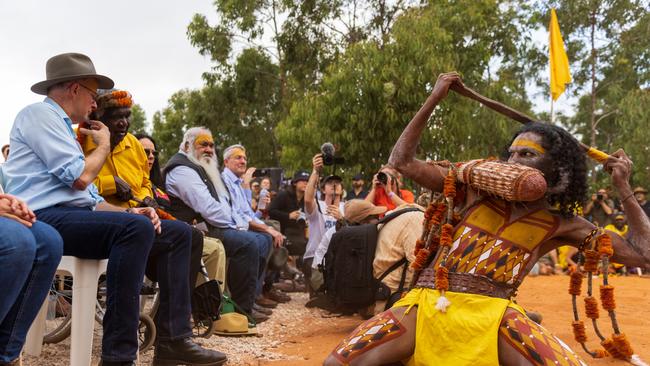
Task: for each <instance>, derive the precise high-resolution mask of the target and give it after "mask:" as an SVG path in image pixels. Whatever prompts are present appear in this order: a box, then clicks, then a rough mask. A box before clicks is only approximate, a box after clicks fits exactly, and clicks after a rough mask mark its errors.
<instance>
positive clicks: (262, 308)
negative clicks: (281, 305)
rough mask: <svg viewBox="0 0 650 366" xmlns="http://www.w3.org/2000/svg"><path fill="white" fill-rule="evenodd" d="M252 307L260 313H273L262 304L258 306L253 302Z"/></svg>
mask: <svg viewBox="0 0 650 366" xmlns="http://www.w3.org/2000/svg"><path fill="white" fill-rule="evenodd" d="M253 309H255V310H257V311H259V312H260V313H262V314H265V315H271V314H273V310H271V309H269V308H265V307H264V306H259V305H257V304H253Z"/></svg>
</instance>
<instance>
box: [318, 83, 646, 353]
mask: <svg viewBox="0 0 650 366" xmlns="http://www.w3.org/2000/svg"><path fill="white" fill-rule="evenodd" d="M454 84H458V85H459V86H462V81H461V79H460V77H459V75H458V74H456V73H449V74H443V75H441V76H440V77H439V78H438V81H437V83H436V85H435V87H434V89H433V91H432V93H431V95H430V96H429V98H428V99H427V101H426V102H425V104H424V105H423V106H422V108H421V109H420V110H419V111H418V113H417V114H416V115H415V117H413V119H412V120H411V122H410V123H409V124H408V126H407V127H406V128H405V130H404V131H403V132H402V135H401V136H400V138H399V139H398V141H397V143H396V144H395V146H394V147H393V151H392V153H391V156H390V159H389V164H390V165H392V166H393V167H395V168H396V169H397V170H399V171H400V172H402V173H403V174H404V176H405V177H407V178H410V179H413V180H414V181H415V182H417V183H419V184H420V185H422V186H424V187H426V188H428V189H431V190H432V191H434V192H443V188H444V195H445V196H448V197H451V196H452V194H453V195H454V197H455V199H456V200H455V201H453V200H454V199H453V198H449V200H452V202H453V205H452V206H453V207H454V208H453V210H454V211H453V212H454V213H456V215H451V217H450V216H447V214H446V211H445V216H446V217H447V218H448V219H447V220H449V221H448V223H449V224H450V225H452V226H451V228H450V227H449V226H446V228H447V230H449V232H446V233H445V232H442V233H441V234H440V239H433V240H434V241H435V240H439V245H438V248H445V249H440V250H438V249H433V247H429V248H432V249H433V250H432V251H430V252H429V251H422V250H423V249H424V248H425V247H424V246H420V250H419V252H418V254H422V255H421V258H420V259H422V261H421V262H420V261H418V260H417V259H416V262H419V263H420V264H421V266H422V267H421V268H422V270H421V272H420V275H419V277H418V278H417V279H416V282H415V286H414V288H412V289H411V291H409V293H408V294H407V295H406V296H405V297H404V298H402V299H401V300H400V301H398V302H397V303H396V304H395V305H394V306H393V308H391V309H389V310H388V311H385V312H383V313H381V314H379V315H377V316H376V317H374V318H373V319H370V320H369V321H368V322H366V323H364V324H362V325H360V326H359V327H358V328H357V329H355V330H354V331H353V333H352V334H351V335H350V336H348V337H347V338H346V339H345V340H343V341H342V342H341V343H340V344H339V345H338V346H337V347H336V348H335V349H334V351H333V352H332V353H331V355H330V357H329V358H328V359H327V360H326V362H325V364H326V365H340V364H346V365H348V364H349V365H376V364H386V363H391V362H400V361H403V360H408V364H409V365H412V364H418V365H421V364H431V365H441V364H449V365H496V364H502V365H522V364H534V365H544V364H560V363H561V364H564V365H582V364H584V363H583V361H581V360H580V358H579V357H578V356H577V354H575V353H574V352H573V351H572V350H570V349H569V347H568V346H566V344H564V343H562V342H561V341H560V340H559V339H557V338H555V337H554V336H552V335H551V334H550V333H549V332H548V331H546V330H544V329H543V328H542V327H541V326H540V325H539V324H537V323H535V322H533V321H531V320H530V319H529V318H528V317H527V316H526V315H525V312H524V311H523V309H521V307H519V306H517V305H516V304H515V303H514V302H512V301H511V298H512V297H513V296H514V294H515V291H516V289H517V287H518V286H519V284H520V283H521V282H522V281H523V279H524V278H525V276H526V275H527V274H528V272H529V271H530V269H531V268H532V267H533V265H534V264H535V263H536V262H537V260H538V259H539V258H540V257H541V256H542V255H544V254H545V253H547V252H549V251H550V250H553V249H555V248H557V247H559V246H560V245H565V244H567V243H568V244H570V245H573V246H580V245H581V244H582V243H583V242H584V241H585V240H586V239H588V238H590V237H595V236H598V235H601V234H602V232H598V231H594V229H595V227H594V225H593V224H591V223H590V222H588V221H586V220H585V219H584V218H582V217H579V216H576V215H575V213H574V212H575V209H576V208H577V207H578V205H579V204H580V203H581V202H582V201H583V199H584V196H585V192H586V190H587V187H586V165H585V164H586V162H585V155H584V152H583V151H582V150H581V148H580V146H579V144H578V142H577V141H576V140H575V138H573V137H572V136H571V135H570V134H569V133H567V132H566V131H565V130H563V129H561V128H559V127H555V126H551V125H546V124H540V123H534V124H530V125H527V126H524V127H523V128H522V129H521V130H520V131H518V132H517V133H516V134H515V136H514V138H513V140H512V142H511V143H510V145H509V147H508V150H507V153H506V156H505V158H507V163H498V162H497V163H496V164H500V165H499V166H500V167H501V169H503V172H504V174H511V173H506V172H507V170H506V169H508V167H510V168H516V167H522V168H519V169H524V168H525V169H529V170H528V171H534V170H530V168H534V169H536V170H537V172H538V173H536V177H539V179H545V180H546V187H547V190H546V194H545V195H543V197H541V198H538V199H535V200H533V201H530V202H523V203H522V202H518V201H516V200H513V199H510V200H507V199H505V198H498V197H496V196H494V195H489V194H487V193H486V191H488V187H486V186H485V183H478V184H482V185H481V186H479V187H478V188H480V189H477V187H476V186H470V185H466V184H462V183H456V178H455V177H454V172H453V171H452V172H451V175H449V174H450V169H454V168H455V167H457V166H458V165H455V164H444V163H441V164H429V163H427V162H424V161H421V160H417V159H416V158H415V155H416V149H417V147H418V144H419V140H420V136H421V134H422V132H423V131H424V130H425V127H426V123H427V121H428V119H429V117H430V116H431V113H432V112H433V109H434V108H435V107H436V105H438V103H439V102H440V101H441V100H442V99H444V98H445V97H446V95H447V92H448V90H449V88H450V86H452V85H454ZM508 164H510V166H509V165H508ZM523 166H525V167H523ZM528 167H530V168H528ZM461 169H471V168H470V167H469V165H466V164H462V165H460V167H459V168H458V170H461ZM605 169H606V170H607V171H608V172H609V173H610V174H611V176H612V183H613V185H614V187H616V189H617V190H618V192H619V194H620V196H621V197H623V199H622V202H623V205H624V207H625V211H626V212H627V213H628V215H629V216H630V217H631V218H632V217H633V218H634V219H631V220H630V227H631V232H632V234H631V235H629V236H628V238H627V240H626V239H624V238H621V237H620V236H618V235H616V234H615V233H611V232H609V235H610V236H611V240H612V242H613V247H614V255H613V257H612V260H614V261H617V262H619V263H625V264H629V265H632V266H642V267H646V268H647V267H648V265H649V264H650V242H649V240H648V238H650V221H648V218H647V217H646V216H645V215H643V212H642V210H641V207H640V206H639V205H638V203H637V202H636V201H635V200H634V199H630V198H632V196H633V193H632V189H631V188H630V185H629V182H628V181H629V177H630V173H631V161H630V160H629V159H628V157H627V156H626V155H625V153H624V152H623V151H622V150H619V151H617V152H615V153H614V154H612V156H611V157H610V158H609V159H608V160H607V163H606V164H605ZM510 171H512V170H510ZM539 172H541V174H539ZM464 173H465V171H462V172H461V173H458V174H459V176H460V175H462V174H464ZM448 175H449V177H450V178H453V179H448V180H447V181H446V182H447V183H446V184H445V177H447V176H448ZM535 184H537V183H535ZM535 184H531V185H530V186H529V188H530V189H529V191H530V190H532V189H533V188H535V189H537V188H536V187H540V186H541V185H539V184H538V185H535ZM488 192H489V191H488ZM495 192H497V190H495ZM542 194H543V191H542ZM449 200H447V202H450V201H449ZM431 207H434V206H433V205H432V206H431ZM437 207H440V206H437ZM443 207H444V206H443ZM448 209H449V208H448V207H447V208H445V210H448ZM430 214H431V215H432V216H431V217H434V218H435V217H436V213H435V212H430ZM454 216H455V217H454ZM441 220H444V219H442V218H441ZM441 222H442V221H441ZM431 223H432V225H435V223H433V221H431ZM445 234H446V236H445ZM443 236H444V240H445V245H443ZM416 247H417V246H416ZM416 257H418V256H416ZM445 285H446V286H445ZM445 287H446V290H445ZM439 288H442V289H443V290H438V289H439ZM367 339H370V340H371V341H367ZM535 355H537V356H535ZM539 355H543V356H542V357H540V356H539Z"/></svg>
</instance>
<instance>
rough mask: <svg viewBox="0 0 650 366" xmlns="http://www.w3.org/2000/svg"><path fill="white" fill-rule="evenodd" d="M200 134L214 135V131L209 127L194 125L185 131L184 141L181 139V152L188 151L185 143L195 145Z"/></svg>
mask: <svg viewBox="0 0 650 366" xmlns="http://www.w3.org/2000/svg"><path fill="white" fill-rule="evenodd" d="M198 135H210V136H212V132H210V130H209V129H208V128H207V127H192V128H190V129H188V130H187V131H185V134H184V135H183V141H181V145H180V146H179V147H178V148H179V150H180V152H183V153H187V151H186V148H185V146H186V145H185V144H188V145H189V146H194V140H196V137H197V136H198Z"/></svg>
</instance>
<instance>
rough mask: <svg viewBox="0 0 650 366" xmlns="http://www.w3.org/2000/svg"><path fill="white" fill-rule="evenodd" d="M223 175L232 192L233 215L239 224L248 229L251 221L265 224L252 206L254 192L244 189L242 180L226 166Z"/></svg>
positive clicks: (229, 190) (227, 186)
mask: <svg viewBox="0 0 650 366" xmlns="http://www.w3.org/2000/svg"><path fill="white" fill-rule="evenodd" d="M221 175H222V177H223V182H224V183H225V184H226V188H228V192H230V197H231V198H232V211H233V217H234V218H235V220H236V221H238V225H240V224H241V226H242V227H245V228H246V229H248V225H249V223H250V222H251V221H255V222H257V223H258V224H264V222H262V221H261V220H260V219H258V218H257V216H256V215H255V213H254V212H253V209H252V208H251V196H252V193H251V191H250V189H244V188H243V187H242V186H241V184H242V180H241V179H240V178H239V177H237V176H236V175H235V173H233V172H232V171H231V170H230V169H228V168H224V169H223V173H222V174H221Z"/></svg>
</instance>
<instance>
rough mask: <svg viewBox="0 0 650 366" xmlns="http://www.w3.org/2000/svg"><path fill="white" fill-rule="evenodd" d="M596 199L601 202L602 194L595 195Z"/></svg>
mask: <svg viewBox="0 0 650 366" xmlns="http://www.w3.org/2000/svg"><path fill="white" fill-rule="evenodd" d="M596 199H597V200H598V201H602V200H603V194H602V193H598V194H597V195H596Z"/></svg>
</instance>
